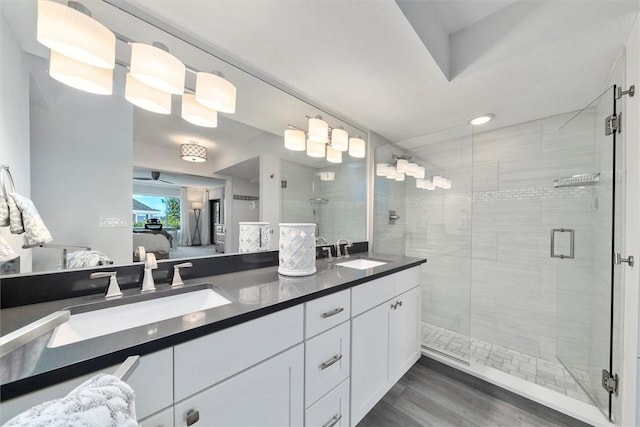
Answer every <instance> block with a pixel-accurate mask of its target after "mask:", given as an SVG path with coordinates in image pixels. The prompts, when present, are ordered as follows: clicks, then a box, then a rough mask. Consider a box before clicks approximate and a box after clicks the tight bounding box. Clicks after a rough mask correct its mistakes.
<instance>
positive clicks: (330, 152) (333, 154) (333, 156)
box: [327, 145, 342, 163]
mask: <svg viewBox="0 0 640 427" xmlns="http://www.w3.org/2000/svg"><path fill="white" fill-rule="evenodd" d="M327 161H328V162H331V163H342V151H338V150H335V149H334V148H333V146H331V145H327Z"/></svg>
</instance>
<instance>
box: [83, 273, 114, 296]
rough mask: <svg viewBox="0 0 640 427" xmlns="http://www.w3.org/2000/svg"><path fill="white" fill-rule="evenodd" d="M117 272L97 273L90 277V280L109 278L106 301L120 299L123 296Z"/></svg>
mask: <svg viewBox="0 0 640 427" xmlns="http://www.w3.org/2000/svg"><path fill="white" fill-rule="evenodd" d="M117 274H118V273H117V272H115V271H96V272H95V273H91V275H90V276H89V278H90V279H99V278H101V277H108V278H109V287H108V288H107V292H106V293H105V295H104V297H105V298H106V299H113V298H120V297H121V296H122V291H121V290H120V285H118V279H117V278H116V276H117Z"/></svg>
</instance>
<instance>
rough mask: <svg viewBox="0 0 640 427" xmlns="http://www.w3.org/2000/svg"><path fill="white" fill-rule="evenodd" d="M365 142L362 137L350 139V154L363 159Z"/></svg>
mask: <svg viewBox="0 0 640 427" xmlns="http://www.w3.org/2000/svg"><path fill="white" fill-rule="evenodd" d="M365 145H366V144H365V142H364V139H361V138H350V139H349V155H350V156H351V157H356V158H358V159H363V158H364V156H365Z"/></svg>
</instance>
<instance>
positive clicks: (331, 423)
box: [322, 414, 342, 427]
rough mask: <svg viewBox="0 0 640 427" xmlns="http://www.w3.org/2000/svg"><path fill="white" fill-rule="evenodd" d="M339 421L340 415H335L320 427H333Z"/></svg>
mask: <svg viewBox="0 0 640 427" xmlns="http://www.w3.org/2000/svg"><path fill="white" fill-rule="evenodd" d="M341 419H342V414H336V415H334V417H333V418H331V419H330V420H329V422H328V423H326V424H325V425H323V426H322V427H333V426H334V425H336V424H338V421H340V420H341Z"/></svg>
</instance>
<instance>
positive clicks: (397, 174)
mask: <svg viewBox="0 0 640 427" xmlns="http://www.w3.org/2000/svg"><path fill="white" fill-rule="evenodd" d="M404 175H405V174H403V173H400V172H396V178H395V179H396V181H404Z"/></svg>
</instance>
